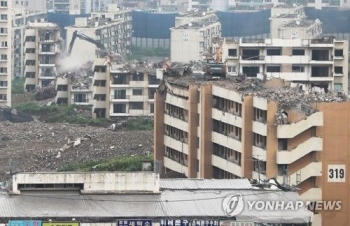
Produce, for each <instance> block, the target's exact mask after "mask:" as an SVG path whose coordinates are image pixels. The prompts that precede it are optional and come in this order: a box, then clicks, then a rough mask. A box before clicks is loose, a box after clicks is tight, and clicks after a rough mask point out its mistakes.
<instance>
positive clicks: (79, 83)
mask: <svg viewBox="0 0 350 226" xmlns="http://www.w3.org/2000/svg"><path fill="white" fill-rule="evenodd" d="M92 65H93V62H92V61H89V62H87V63H85V64H84V65H82V66H81V67H79V68H77V69H75V70H74V71H70V72H68V73H66V74H64V75H63V78H66V77H67V78H68V82H69V84H71V85H72V89H89V87H90V86H91V83H92V78H93V76H94V71H93V68H92Z"/></svg>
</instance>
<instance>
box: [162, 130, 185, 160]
mask: <svg viewBox="0 0 350 226" xmlns="http://www.w3.org/2000/svg"><path fill="white" fill-rule="evenodd" d="M164 145H165V146H167V147H170V148H172V149H175V150H177V151H179V152H182V153H184V154H186V155H188V145H187V144H186V143H184V142H181V141H179V140H176V139H174V138H172V137H170V136H167V135H164Z"/></svg>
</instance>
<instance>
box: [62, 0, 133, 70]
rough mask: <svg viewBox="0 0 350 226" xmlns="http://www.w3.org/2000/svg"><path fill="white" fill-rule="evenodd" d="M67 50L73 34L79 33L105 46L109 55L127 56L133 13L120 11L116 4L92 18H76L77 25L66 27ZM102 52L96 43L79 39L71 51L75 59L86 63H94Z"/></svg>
mask: <svg viewBox="0 0 350 226" xmlns="http://www.w3.org/2000/svg"><path fill="white" fill-rule="evenodd" d="M65 29H66V37H67V49H68V48H69V43H70V41H71V40H72V36H73V33H74V32H75V31H79V32H80V33H83V34H84V36H87V37H88V38H91V39H93V40H96V41H97V42H99V43H101V44H103V45H104V47H105V49H106V51H107V52H108V53H115V54H127V53H129V51H130V45H131V35H132V25H131V11H130V10H120V8H118V6H117V5H116V4H110V5H108V10H107V11H106V12H94V13H92V15H91V18H86V17H85V18H76V20H75V25H73V26H69V27H66V28H65ZM100 52H101V49H99V48H98V47H97V46H96V45H95V44H94V43H91V42H88V41H86V40H84V39H79V38H77V39H76V40H75V43H74V46H73V48H72V49H71V53H70V56H71V58H73V59H79V61H81V62H83V63H85V62H87V61H93V60H94V59H95V58H96V55H99V54H98V53H100Z"/></svg>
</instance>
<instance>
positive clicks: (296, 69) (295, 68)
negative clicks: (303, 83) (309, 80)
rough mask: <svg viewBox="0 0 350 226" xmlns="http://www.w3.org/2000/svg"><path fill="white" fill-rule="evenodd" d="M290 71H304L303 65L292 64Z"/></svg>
mask: <svg viewBox="0 0 350 226" xmlns="http://www.w3.org/2000/svg"><path fill="white" fill-rule="evenodd" d="M292 72H305V67H304V66H301V65H292Z"/></svg>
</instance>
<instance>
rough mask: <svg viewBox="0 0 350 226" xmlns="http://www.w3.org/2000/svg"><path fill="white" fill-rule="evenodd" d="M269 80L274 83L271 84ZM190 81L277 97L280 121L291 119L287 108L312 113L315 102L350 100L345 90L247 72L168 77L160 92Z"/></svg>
mask: <svg viewBox="0 0 350 226" xmlns="http://www.w3.org/2000/svg"><path fill="white" fill-rule="evenodd" d="M274 80H276V81H277V80H278V81H277V82H276V83H275V84H278V85H275V86H274V85H273V83H274ZM280 81H282V82H280ZM267 83H270V85H269V86H267V85H266V84H267ZM190 84H196V85H199V86H201V85H204V84H215V85H217V86H221V87H224V88H227V89H231V90H236V91H237V92H239V93H241V94H242V97H243V96H247V95H250V96H257V97H260V98H264V99H267V100H272V101H275V102H277V104H278V113H277V114H276V124H285V123H289V122H288V121H287V120H286V117H285V112H287V111H289V110H292V109H293V110H297V111H300V112H302V113H303V114H305V115H306V116H309V115H311V114H313V113H315V112H316V110H315V109H314V108H313V107H312V104H313V103H317V102H344V101H348V97H347V96H346V95H345V94H343V93H338V92H334V91H332V90H329V91H327V92H326V91H324V90H323V89H320V88H319V87H313V88H312V89H301V88H300V86H297V87H291V86H290V85H288V84H286V83H285V82H284V81H283V80H281V79H269V80H267V81H266V82H263V80H261V79H257V78H246V76H245V75H240V76H235V77H227V78H226V79H222V80H215V81H207V80H205V79H201V78H199V77H194V76H185V77H181V78H177V77H167V78H165V80H164V81H163V82H162V84H161V85H160V86H159V88H158V92H160V93H163V92H165V93H167V92H171V86H172V85H175V86H180V87H186V88H188V86H189V85H190ZM271 84H272V85H271ZM280 84H283V85H280Z"/></svg>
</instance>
